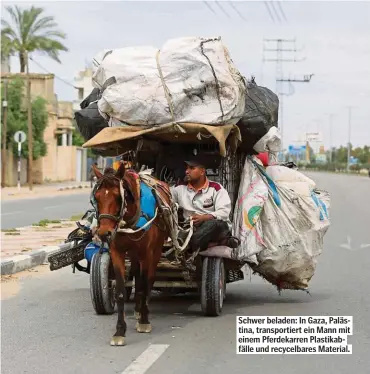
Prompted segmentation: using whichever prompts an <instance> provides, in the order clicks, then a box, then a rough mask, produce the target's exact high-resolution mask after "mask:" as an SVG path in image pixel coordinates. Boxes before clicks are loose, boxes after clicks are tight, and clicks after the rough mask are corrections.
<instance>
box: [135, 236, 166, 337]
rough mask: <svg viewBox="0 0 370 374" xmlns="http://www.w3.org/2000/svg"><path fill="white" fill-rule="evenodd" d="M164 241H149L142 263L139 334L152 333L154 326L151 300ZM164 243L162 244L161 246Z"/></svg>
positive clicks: (137, 328)
mask: <svg viewBox="0 0 370 374" xmlns="http://www.w3.org/2000/svg"><path fill="white" fill-rule="evenodd" d="M163 242H164V240H162V241H158V240H156V241H153V242H152V241H149V243H148V247H147V252H146V253H147V256H146V258H145V261H144V262H143V263H142V269H141V287H142V288H141V298H140V319H139V322H138V323H137V324H136V330H137V331H138V332H151V331H152V325H151V324H150V322H149V308H148V305H149V298H150V293H151V290H152V287H153V284H154V281H155V274H156V271H157V265H158V262H159V260H160V258H161V254H162V247H163ZM161 243H162V244H161Z"/></svg>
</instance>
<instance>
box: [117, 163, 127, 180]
mask: <svg viewBox="0 0 370 374" xmlns="http://www.w3.org/2000/svg"><path fill="white" fill-rule="evenodd" d="M124 175H125V165H124V164H123V163H122V162H121V163H120V165H119V168H118V169H117V171H116V177H117V178H119V179H122V178H123V177H124Z"/></svg>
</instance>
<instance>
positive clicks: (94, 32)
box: [2, 1, 370, 145]
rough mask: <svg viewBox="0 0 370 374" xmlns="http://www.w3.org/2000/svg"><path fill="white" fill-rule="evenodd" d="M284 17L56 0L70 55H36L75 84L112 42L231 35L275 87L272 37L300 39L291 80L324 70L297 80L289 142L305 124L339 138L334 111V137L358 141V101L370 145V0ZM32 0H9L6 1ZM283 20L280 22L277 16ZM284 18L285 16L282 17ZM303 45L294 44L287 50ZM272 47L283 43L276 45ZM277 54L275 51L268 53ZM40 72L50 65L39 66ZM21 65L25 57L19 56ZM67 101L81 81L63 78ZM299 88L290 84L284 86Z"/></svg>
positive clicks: (243, 61) (241, 57) (361, 129)
mask: <svg viewBox="0 0 370 374" xmlns="http://www.w3.org/2000/svg"><path fill="white" fill-rule="evenodd" d="M277 3H280V5H281V6H282V9H283V12H284V15H285V18H286V21H285V20H284V15H283V14H282V13H278V14H279V17H278V16H277V15H276V14H275V13H274V10H273V9H272V8H271V6H270V12H271V15H272V16H271V15H270V14H269V12H268V9H267V6H266V2H263V1H255V2H251V1H246V2H241V1H234V2H232V3H230V2H226V1H225V2H219V3H216V2H212V1H209V2H207V4H208V5H209V7H210V8H211V9H210V8H209V7H208V6H207V4H206V3H205V2H202V1H197V2H196V1H186V2H184V1H183V2H180V1H171V2H170V1H166V2H156V1H150V2H141V1H131V2H128V1H116V2H108V1H104V2H103V1H102V2H85V1H80V2H77V1H58V2H57V1H49V2H37V3H32V4H33V5H36V6H41V7H44V8H45V13H46V14H48V15H52V16H54V17H55V19H56V21H57V22H58V24H59V27H60V29H61V30H63V31H64V32H65V33H66V34H67V36H68V39H67V40H66V41H65V44H66V45H67V47H68V48H69V52H67V53H62V54H61V60H62V63H61V64H58V63H56V62H54V61H52V60H50V59H49V58H47V57H44V56H41V55H37V54H34V55H33V58H34V59H35V60H36V61H37V62H38V63H39V64H41V65H42V66H43V67H44V68H45V69H46V70H48V71H50V72H53V73H55V74H56V75H57V76H58V77H60V78H63V79H64V80H66V81H69V82H71V83H72V84H73V78H74V76H75V75H76V73H77V72H78V71H79V70H83V69H84V66H85V64H86V62H90V61H91V59H92V58H93V57H94V56H95V55H96V54H97V53H98V52H99V51H100V50H102V49H104V48H119V47H124V46H132V45H152V46H155V47H158V48H160V47H161V46H162V44H163V43H164V42H165V41H166V40H167V39H170V38H174V37H182V36H221V37H222V38H223V41H224V43H225V44H226V45H227V47H228V48H229V51H230V54H231V57H232V58H233V60H234V63H235V64H236V65H237V66H238V68H239V69H240V71H241V72H242V74H244V75H245V76H246V77H250V76H251V75H255V77H256V81H257V83H258V84H261V85H265V86H267V87H269V88H270V89H272V90H273V91H275V71H276V70H275V69H276V65H275V62H265V63H264V64H263V63H262V58H263V39H264V38H290V39H292V38H296V40H297V42H296V48H297V49H301V51H300V52H297V53H296V54H294V53H286V52H284V55H283V56H284V57H287V58H291V57H296V58H297V59H304V60H303V61H300V62H295V63H288V62H284V63H283V72H284V75H285V76H286V77H289V76H290V77H297V78H300V77H302V76H303V74H311V73H313V74H314V76H313V77H312V80H311V82H310V83H295V84H294V94H293V95H290V96H284V97H283V110H284V115H283V125H284V143H285V145H288V144H292V142H294V141H295V140H297V139H298V138H299V136H300V134H302V133H303V132H304V131H317V130H319V129H320V130H321V131H322V132H323V136H324V143H325V144H326V145H329V142H330V137H329V116H328V115H329V113H333V114H334V117H333V126H332V143H333V145H340V144H346V142H347V141H348V106H353V108H352V121H351V123H352V130H351V141H352V143H353V144H354V145H364V144H368V145H370V22H369V20H370V2H364V1H362V2H357V1H348V2H335V1H327V2H324V1H320V2H316V1H294V2H292V1H280V2H274V4H275V9H276V11H278V12H279V7H278V5H279V4H277ZM10 4H18V5H20V6H29V5H30V4H31V3H29V2H22V1H18V2H9V1H8V2H3V3H2V17H3V16H5V17H7V15H6V14H5V13H4V6H6V5H10ZM272 18H274V20H273V19H272ZM278 18H279V19H280V21H279V19H278ZM292 46H294V45H292V44H290V45H284V47H285V48H288V47H292ZM266 47H275V45H274V44H266ZM265 57H266V58H275V57H276V54H275V53H274V52H265ZM30 69H31V70H32V71H33V72H40V73H41V72H44V71H43V70H42V69H41V68H40V67H39V66H37V65H35V64H34V63H32V62H31V63H30ZM12 71H13V72H17V71H19V62H18V60H17V59H16V58H13V60H12ZM55 90H56V93H57V94H58V97H59V99H60V100H73V99H75V98H76V93H75V92H74V89H73V87H71V86H69V85H67V84H65V83H63V82H62V81H60V80H58V79H56V80H55ZM284 91H285V92H286V93H289V91H290V90H289V86H288V85H286V86H285V87H284Z"/></svg>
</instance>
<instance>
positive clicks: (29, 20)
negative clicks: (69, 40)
mask: <svg viewBox="0 0 370 374" xmlns="http://www.w3.org/2000/svg"><path fill="white" fill-rule="evenodd" d="M5 9H6V10H7V12H8V14H9V15H10V17H11V19H12V24H10V23H9V22H8V21H6V20H4V19H1V25H2V30H1V39H2V48H1V52H2V53H3V54H4V55H5V56H10V55H13V54H15V53H18V56H19V62H20V69H21V73H24V72H25V70H26V66H27V60H28V56H29V53H31V52H41V53H46V54H47V55H48V56H49V57H51V58H52V59H53V60H55V61H57V62H59V63H60V60H59V52H60V51H68V49H67V47H65V46H64V45H63V44H62V43H61V42H60V41H59V40H58V39H65V38H66V35H65V34H64V33H62V32H61V31H58V30H57V29H56V27H57V23H56V22H55V21H54V17H51V16H45V17H43V11H44V9H43V8H36V7H34V6H31V8H29V9H21V8H20V7H18V6H17V5H14V6H8V7H6V8H5ZM4 40H5V45H4V46H3V41H4Z"/></svg>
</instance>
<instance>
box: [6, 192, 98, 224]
mask: <svg viewBox="0 0 370 374" xmlns="http://www.w3.org/2000/svg"><path fill="white" fill-rule="evenodd" d="M89 208H91V206H90V204H89V192H84V193H81V194H73V195H64V196H53V197H46V198H37V199H21V200H18V201H17V200H11V201H2V202H1V228H2V229H11V228H16V227H23V226H29V225H32V224H33V223H37V222H39V221H40V220H42V219H61V218H64V219H68V218H70V217H71V216H73V215H75V214H81V213H84V212H85V211H86V210H87V209H89Z"/></svg>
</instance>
